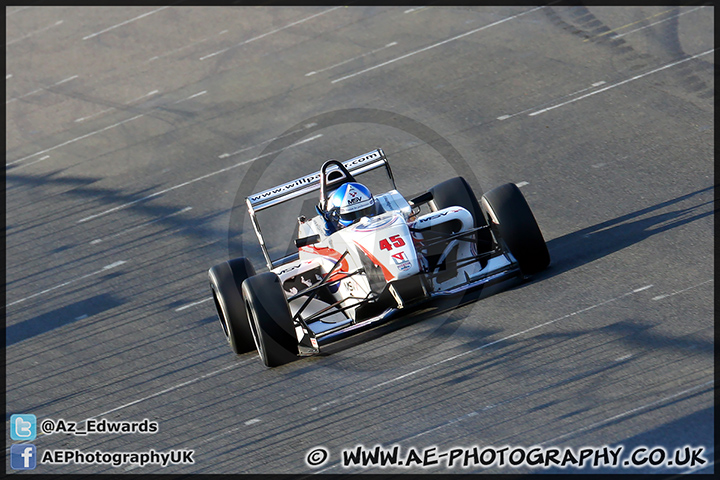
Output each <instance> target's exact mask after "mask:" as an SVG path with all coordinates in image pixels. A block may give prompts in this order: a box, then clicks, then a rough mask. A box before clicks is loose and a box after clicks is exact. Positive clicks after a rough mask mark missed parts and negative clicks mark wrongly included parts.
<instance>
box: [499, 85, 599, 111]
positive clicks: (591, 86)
mask: <svg viewBox="0 0 720 480" xmlns="http://www.w3.org/2000/svg"><path fill="white" fill-rule="evenodd" d="M604 84H605V80H600V81H599V82H595V83H593V84H592V85H590V86H589V87H587V88H583V89H581V90H578V91H577V92H573V93H568V94H567V95H563V96H562V97H560V98H556V99H555V100H552V101H550V102H546V103H544V104H543V105H547V104H548V103H552V102H553V101H557V100H560V99H561V98H566V97H572V96H574V95H577V94H579V93H582V92H587V91H588V90H590V89H593V88H595V87H599V86H600V85H604ZM539 106H542V105H535V106H534V107H530V108H526V109H525V110H523V111H522V112H517V113H513V114H512V115H502V116H500V117H497V119H498V120H507V119H508V118H512V117H516V116H518V115H522V114H523V113H527V112H529V111H531V110H535V109H536V108H538V107H539Z"/></svg>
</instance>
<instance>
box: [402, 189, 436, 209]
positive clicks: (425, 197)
mask: <svg viewBox="0 0 720 480" xmlns="http://www.w3.org/2000/svg"><path fill="white" fill-rule="evenodd" d="M432 199H433V194H432V192H425V193H423V194H422V195H418V196H417V197H415V198H413V199H412V200H410V201H409V202H408V203H409V204H410V206H411V207H415V206H417V205H422V204H423V203H428V202H429V201H430V200H432Z"/></svg>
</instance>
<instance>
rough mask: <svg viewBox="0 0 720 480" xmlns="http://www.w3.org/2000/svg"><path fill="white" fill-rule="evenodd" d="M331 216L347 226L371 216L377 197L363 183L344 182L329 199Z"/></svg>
mask: <svg viewBox="0 0 720 480" xmlns="http://www.w3.org/2000/svg"><path fill="white" fill-rule="evenodd" d="M327 206H328V208H327V210H328V213H330V217H331V218H334V219H337V221H338V223H339V224H340V225H342V226H343V227H347V226H348V225H350V224H352V223H353V222H354V221H356V220H357V219H359V218H362V217H369V216H371V215H373V213H374V212H375V199H374V198H373V196H372V194H371V193H370V190H369V189H368V188H367V187H366V186H365V185H363V184H361V183H356V182H349V183H343V184H342V185H340V187H338V189H337V190H335V191H334V192H333V193H332V195H330V198H329V199H328V201H327Z"/></svg>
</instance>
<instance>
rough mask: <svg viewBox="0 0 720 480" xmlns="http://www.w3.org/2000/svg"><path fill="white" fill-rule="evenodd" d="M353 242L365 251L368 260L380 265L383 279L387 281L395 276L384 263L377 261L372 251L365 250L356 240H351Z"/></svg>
mask: <svg viewBox="0 0 720 480" xmlns="http://www.w3.org/2000/svg"><path fill="white" fill-rule="evenodd" d="M353 243H354V244H355V245H357V246H358V247H360V250H362V251H363V252H365V255H367V256H368V258H369V259H370V260H372V262H373V263H374V264H375V265H377V266H378V267H380V268H381V269H382V272H383V275H384V276H385V281H387V282H389V281H390V280H393V279H394V278H395V275H393V274H392V273H390V270H388V269H387V268H385V265H383V264H382V262H381V261H379V260H378V259H377V258H375V256H374V255H373V254H372V253H370V252H368V251H367V250H365V248H364V247H363V246H362V245H360V244H359V243H357V242H355V241H353Z"/></svg>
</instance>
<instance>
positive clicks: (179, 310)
mask: <svg viewBox="0 0 720 480" xmlns="http://www.w3.org/2000/svg"><path fill="white" fill-rule="evenodd" d="M210 300H212V297H207V298H203V299H202V300H199V301H197V302H193V303H188V304H187V305H185V306H182V307H180V308H176V309H175V311H176V312H182V311H183V310H185V309H187V308H190V307H194V306H195V305H200V304H201V303H205V302H209V301H210Z"/></svg>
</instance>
